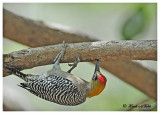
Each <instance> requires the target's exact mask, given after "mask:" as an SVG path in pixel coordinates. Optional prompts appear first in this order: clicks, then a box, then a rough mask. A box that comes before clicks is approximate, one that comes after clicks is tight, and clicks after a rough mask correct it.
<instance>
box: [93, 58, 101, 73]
mask: <svg viewBox="0 0 160 114" xmlns="http://www.w3.org/2000/svg"><path fill="white" fill-rule="evenodd" d="M98 61H99V60H98V59H96V67H95V71H94V73H96V72H97V71H98V72H100V69H99V63H98Z"/></svg>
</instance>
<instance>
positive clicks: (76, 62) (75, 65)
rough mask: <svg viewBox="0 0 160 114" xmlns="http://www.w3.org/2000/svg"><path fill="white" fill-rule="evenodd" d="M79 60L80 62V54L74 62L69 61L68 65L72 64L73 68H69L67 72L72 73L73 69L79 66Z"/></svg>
mask: <svg viewBox="0 0 160 114" xmlns="http://www.w3.org/2000/svg"><path fill="white" fill-rule="evenodd" d="M79 62H80V55H79V56H78V58H77V59H75V61H74V63H73V64H69V63H68V65H69V66H72V68H71V69H69V70H68V71H67V72H68V73H71V71H72V70H73V69H74V68H76V67H77V64H78V63H79Z"/></svg>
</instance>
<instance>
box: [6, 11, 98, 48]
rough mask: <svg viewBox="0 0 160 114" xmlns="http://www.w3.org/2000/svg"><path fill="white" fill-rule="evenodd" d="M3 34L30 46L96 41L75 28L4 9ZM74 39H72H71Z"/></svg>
mask: <svg viewBox="0 0 160 114" xmlns="http://www.w3.org/2000/svg"><path fill="white" fill-rule="evenodd" d="M3 20H4V21H3V36H4V37H6V38H9V39H11V40H14V41H16V42H20V43H22V44H25V45H27V46H30V47H39V46H46V45H55V44H60V43H62V41H63V40H65V41H66V42H67V43H76V42H89V41H91V40H92V41H96V39H95V38H93V37H89V36H88V35H85V34H82V33H80V32H76V33H75V32H71V31H73V30H64V29H63V30H62V29H61V30H59V29H58V28H57V27H55V28H53V27H52V28H50V27H48V26H47V25H45V24H44V23H43V22H42V21H34V20H31V19H27V18H24V17H21V16H17V15H15V14H13V13H11V12H10V11H7V10H5V9H3ZM71 39H72V40H71Z"/></svg>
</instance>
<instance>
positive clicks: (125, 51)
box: [3, 41, 157, 70]
mask: <svg viewBox="0 0 160 114" xmlns="http://www.w3.org/2000/svg"><path fill="white" fill-rule="evenodd" d="M156 47H157V42H156V41H97V42H83V43H74V44H68V45H67V49H66V53H65V56H64V58H63V60H62V62H73V61H74V58H77V57H78V55H79V54H80V55H81V61H85V62H92V61H94V60H95V59H99V60H100V61H107V60H156V59H157V48H156ZM61 48H62V45H60V44H59V45H52V46H51V45H50V46H44V47H37V48H29V49H24V50H20V51H16V52H12V53H9V54H4V58H3V60H4V64H8V65H10V66H14V67H16V68H19V69H21V70H22V69H28V68H33V67H36V66H42V65H47V64H52V63H53V58H55V57H56V55H57V54H58V53H59V52H60V50H61ZM46 55H47V56H46Z"/></svg>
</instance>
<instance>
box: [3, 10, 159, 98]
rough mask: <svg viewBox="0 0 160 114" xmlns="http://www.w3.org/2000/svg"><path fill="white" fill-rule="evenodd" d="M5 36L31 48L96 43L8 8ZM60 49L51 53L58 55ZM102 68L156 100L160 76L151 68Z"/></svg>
mask: <svg viewBox="0 0 160 114" xmlns="http://www.w3.org/2000/svg"><path fill="white" fill-rule="evenodd" d="M3 35H4V37H6V38H8V39H11V40H14V41H17V42H19V43H22V44H25V45H27V46H30V47H38V46H46V45H54V44H59V43H62V41H63V40H65V41H66V42H67V43H76V42H89V41H90V42H91V41H96V40H97V39H95V38H93V37H91V36H88V35H84V34H81V33H79V32H77V31H75V30H74V31H73V30H72V29H69V31H68V29H67V30H66V29H65V28H63V26H61V28H58V29H57V27H49V26H47V25H45V24H44V23H42V22H37V21H33V20H30V19H26V18H23V17H20V16H18V15H15V14H13V13H11V12H9V11H7V10H5V9H4V10H3ZM59 50H60V49H59ZM59 50H57V52H54V53H52V54H56V53H58V51H59ZM67 51H68V50H67ZM24 53H25V52H24ZM54 56H55V55H52V57H51V58H52V59H53V58H54ZM76 57H77V56H76ZM4 58H8V60H5V62H8V63H9V62H11V61H12V60H13V59H15V58H16V57H15V58H12V56H10V55H8V54H7V55H4ZM39 58H41V57H39ZM31 59H33V58H31ZM83 59H84V58H83ZM110 59H111V58H110ZM64 60H65V59H64ZM47 61H48V60H47ZM71 61H72V60H71ZM50 62H52V61H50ZM22 64H23V63H21V64H20V65H19V67H20V68H22V69H24V68H25V67H23V65H22ZM26 64H27V63H26ZM42 64H46V63H42ZM12 65H13V63H12ZM100 65H101V67H102V68H104V69H106V70H108V71H109V72H111V73H112V74H114V75H116V76H117V77H119V78H120V79H122V80H123V81H125V82H127V83H129V84H131V85H133V86H134V87H136V88H137V89H139V90H141V91H143V92H144V93H146V94H147V95H148V96H150V97H152V98H154V99H157V80H156V77H157V73H156V72H155V71H151V70H150V68H148V67H144V66H142V65H141V64H137V63H135V62H134V61H107V62H101V64H100ZM26 68H27V67H26ZM137 70H138V72H137ZM130 71H132V72H130ZM146 71H147V72H148V76H149V77H147V78H146V74H145V73H146ZM3 74H6V75H8V73H7V70H5V69H3ZM132 79H133V80H132ZM140 79H141V80H140ZM143 79H148V80H143ZM150 80H151V81H150ZM135 82H136V83H135ZM143 85H145V86H143ZM145 88H148V90H147V91H146V89H145Z"/></svg>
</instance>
